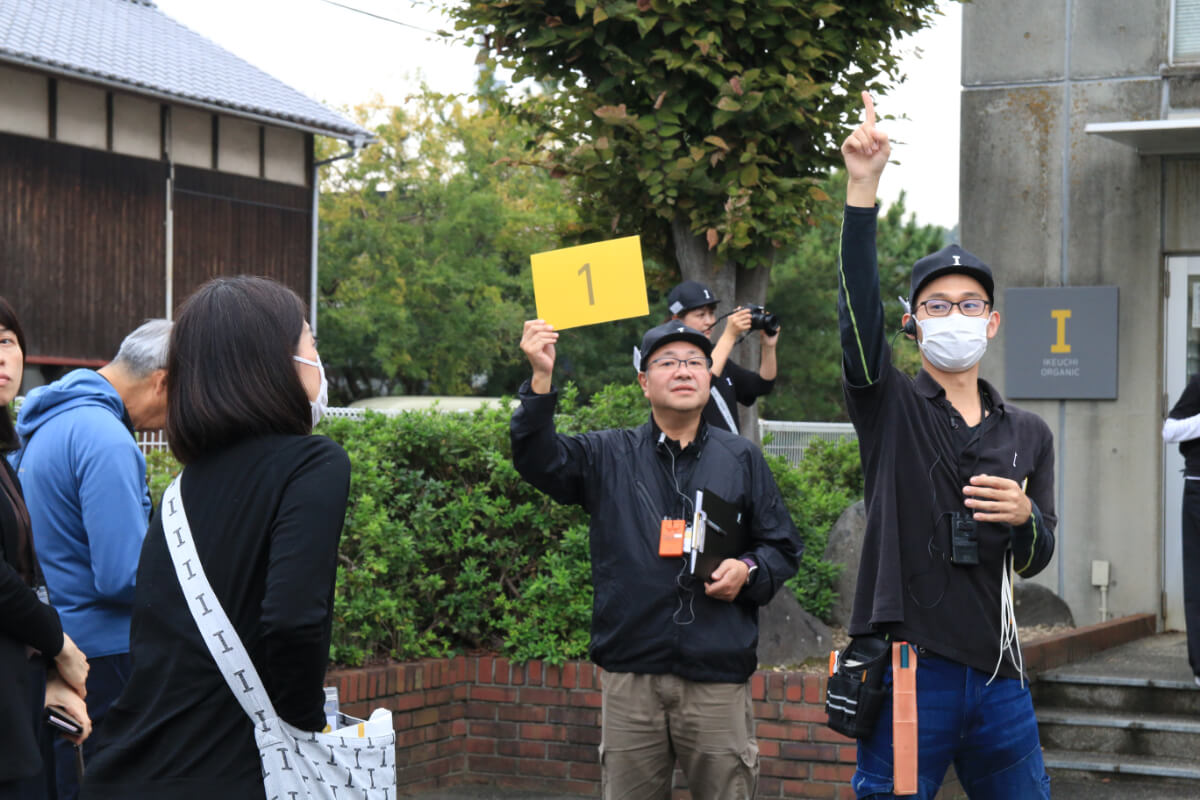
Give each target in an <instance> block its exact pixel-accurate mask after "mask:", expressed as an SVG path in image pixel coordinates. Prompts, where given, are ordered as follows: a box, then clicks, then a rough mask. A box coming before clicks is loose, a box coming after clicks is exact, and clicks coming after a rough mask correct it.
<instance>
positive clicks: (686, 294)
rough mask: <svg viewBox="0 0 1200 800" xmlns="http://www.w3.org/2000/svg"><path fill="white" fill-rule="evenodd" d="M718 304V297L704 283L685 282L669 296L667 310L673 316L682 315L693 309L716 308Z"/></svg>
mask: <svg viewBox="0 0 1200 800" xmlns="http://www.w3.org/2000/svg"><path fill="white" fill-rule="evenodd" d="M717 302H718V301H717V296H716V295H715V294H713V293H712V290H711V289H709V288H708V287H707V286H705V285H704V284H703V283H700V282H698V281H684V282H683V283H681V284H679V285H678V286H676V287H675V288H674V289H672V290H671V293H670V294H669V295H667V310H668V311H670V312H671V313H672V314H682V313H684V312H685V311H691V310H692V309H693V308H704V306H715V305H716V304H717Z"/></svg>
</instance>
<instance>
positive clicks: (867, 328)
mask: <svg viewBox="0 0 1200 800" xmlns="http://www.w3.org/2000/svg"><path fill="white" fill-rule="evenodd" d="M877 213H878V211H877V209H871V208H855V207H847V208H846V209H845V216H844V219H843V223H842V252H841V264H840V271H839V286H838V319H839V322H840V327H841V339H842V366H843V370H844V388H845V395H846V407H847V409H848V411H849V414H850V419H851V421H852V422H853V423H854V428H855V430H856V431H857V432H858V444H859V452H860V454H861V455H862V466H863V476H864V479H865V494H866V506H867V530H866V534H865V536H864V538H863V544H862V556H861V561H860V566H859V574H858V584H857V586H856V588H855V593H854V611H853V612H852V613H851V617H850V633H851V634H852V635H859V634H864V633H869V632H886V633H890V634H892V635H893V636H894V637H895V638H897V639H904V640H907V641H910V642H912V643H913V644H917V645H920V646H922V647H926V648H928V649H930V650H932V651H933V652H934V653H936V654H938V655H940V656H943V657H945V658H949V659H951V660H953V661H956V662H958V663H960V664H966V665H967V666H970V667H974V668H976V669H979V670H983V671H986V672H988V673H991V672H992V670H993V669H995V668H996V664H997V661H998V660H999V657H1000V582H1001V576H1002V573H1003V569H1004V567H1003V563H1004V554H1005V552H1006V551H1007V550H1008V549H1009V548H1010V547H1011V548H1012V551H1013V562H1014V568H1015V570H1016V572H1017V573H1018V574H1019V575H1022V576H1023V577H1031V576H1033V575H1036V574H1037V573H1039V572H1041V571H1042V569H1043V568H1045V566H1046V564H1047V563H1049V561H1050V557H1051V556H1052V555H1053V553H1054V524H1055V515H1054V439H1053V436H1052V434H1051V433H1050V428H1049V427H1048V426H1047V425H1046V423H1045V421H1043V420H1042V418H1041V417H1039V416H1037V415H1036V414H1032V413H1030V412H1028V411H1024V410H1022V409H1020V408H1017V407H1016V406H1013V405H1011V404H1008V403H1006V402H1005V401H1004V398H1002V397H1001V396H1000V393H999V392H997V391H996V389H995V388H994V387H993V386H991V385H990V384H989V383H988V382H987V381H984V380H982V379H981V380H980V381H979V391H980V396H981V398H982V400H983V403H984V407H985V408H986V409H987V412H988V413H987V416H985V417H984V418H983V420H982V421H981V422H980V423H979V424H978V425H976V426H975V427H974V428H968V427H967V425H966V423H965V422H964V421H963V419H962V417H961V416H959V415H958V413H957V412H956V411H955V410H954V408H953V406H951V404H950V402H949V401H948V400H946V392H945V390H944V389H942V387H941V386H940V385H939V384H938V383H937V381H935V380H934V379H933V378H932V377H931V376H930V375H929V374H928V373H927V372H925V371H924V370H921V371H920V372H919V373H918V374H917V377H916V378H909V377H908V376H907V375H905V374H904V373H902V372H900V371H899V370H898V369H896V368H895V367H894V366H892V364H891V354H890V351H889V350H888V346H887V339H886V333H885V330H884V319H883V304H882V303H881V302H880V297H879V268H878V264H877V262H876V251H875V220H876V214H877ZM979 474H987V475H997V476H1001V477H1005V478H1011V479H1013V480H1015V481H1016V482H1017V483H1018V484H1022V485H1023V486H1024V488H1025V492H1026V494H1027V495H1028V496H1029V499H1030V500H1031V501H1032V503H1033V514H1032V516H1031V517H1030V519H1029V520H1028V521H1027V522H1026V523H1025V524H1023V525H1017V526H1009V525H1003V524H999V523H992V522H979V523H977V533H978V539H979V560H980V563H979V564H978V565H977V566H968V567H962V566H956V565H954V564H952V563H950V560H949V554H950V525H951V522H950V520H951V517H950V514H951V512H955V511H957V512H964V513H965V512H968V511H969V509H968V508H967V507H966V506H965V505H964V504H963V500H964V496H963V494H962V488H963V487H964V486H966V485H967V483H968V482H969V480H970V478H971V476H972V475H979ZM999 674H1000V675H1003V676H1005V677H1009V678H1015V677H1017V676H1018V674H1019V673H1018V671H1017V668H1016V665H1015V664H1013V663H1012V662H1011V660H1009V659H1005V660H1004V661H1003V663H1002V664H1001V665H1000V672H999Z"/></svg>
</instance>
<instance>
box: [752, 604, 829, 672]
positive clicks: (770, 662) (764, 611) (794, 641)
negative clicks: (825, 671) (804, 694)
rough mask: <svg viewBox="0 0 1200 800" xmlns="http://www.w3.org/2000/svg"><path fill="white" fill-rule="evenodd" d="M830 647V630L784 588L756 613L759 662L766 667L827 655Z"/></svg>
mask: <svg viewBox="0 0 1200 800" xmlns="http://www.w3.org/2000/svg"><path fill="white" fill-rule="evenodd" d="M832 649H833V632H832V631H831V630H829V626H828V625H826V624H825V623H824V622H821V620H819V619H817V618H816V617H814V616H813V615H812V614H809V613H808V612H807V611H805V610H804V609H803V608H801V607H800V604H799V603H797V602H796V596H795V595H794V594H792V591H791V590H790V589H788V588H787V587H784V588H783V589H780V590H779V592H778V593H777V594H776V595H775V597H774V598H773V599H772V600H771V602H769V603H767V604H766V605H765V606H763V607H762V608H761V609H759V612H758V663H759V665H761V666H765V667H779V666H791V665H794V664H802V663H804V662H805V661H807V660H808V659H810V658H817V657H820V658H826V657H828V656H829V651H830V650H832Z"/></svg>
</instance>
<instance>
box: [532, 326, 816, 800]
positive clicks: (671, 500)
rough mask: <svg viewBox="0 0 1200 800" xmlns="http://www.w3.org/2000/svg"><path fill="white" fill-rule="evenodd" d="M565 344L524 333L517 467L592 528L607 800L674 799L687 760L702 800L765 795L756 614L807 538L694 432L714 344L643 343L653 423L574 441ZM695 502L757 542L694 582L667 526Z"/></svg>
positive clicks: (744, 444)
mask: <svg viewBox="0 0 1200 800" xmlns="http://www.w3.org/2000/svg"><path fill="white" fill-rule="evenodd" d="M557 341H558V333H557V332H556V331H554V330H553V328H551V326H549V325H548V324H546V323H545V322H544V321H542V320H530V321H528V322H526V323H525V332H524V336H523V337H522V339H521V349H522V350H523V351H524V352H525V355H526V357H527V358H528V359H529V363H530V365H531V366H532V367H533V376H532V379H531V380H529V381H527V382H526V383H525V384H524V385H523V386H522V387H521V389H520V391H519V393H518V397H519V399H520V405H519V406H518V407H517V410H516V411H515V412H514V414H513V418H512V427H511V435H512V449H513V463H514V464H515V465H516V468H517V470H518V471H519V472H520V473H521V476H522V477H523V478H525V480H527V481H529V483H531V484H533V485H534V486H536V487H537V488H538V489H540V490H542V491H543V492H545V493H546V494H548V495H550V496H551V497H553V498H554V499H555V500H557V501H558V502H560V503H569V504H575V505H580V506H583V508H584V509H585V510H586V511H587V512H588V514H589V515H590V516H591V526H590V551H591V562H592V584H593V587H594V592H595V594H594V599H593V606H592V638H591V645H590V648H589V650H590V654H591V658H592V661H594V662H595V663H596V664H598V665H599V666H600V667H602V668H603V669H604V675H603V679H602V697H603V710H602V722H601V742H600V764H601V783H602V785H603V794H604V798H605V800H662V798H664V797H670V795H671V777H672V773H673V772H674V769H675V761H676V758H678V760H679V765H680V766H681V767H682V769H683V771H684V772H685V773H686V774H687V782H688V790H689V791H690V792H691V795H692V797H693V798H695V800H749V798H752V797H754V792H755V787H756V785H757V782H758V744H757V742H756V741H755V738H754V713H753V710H752V707H751V704H750V686H749V679H750V676H751V675H752V674H753V673H754V670H755V668H756V667H757V663H758V659H757V652H756V651H757V645H758V608H759V606H762V605H766V603H767V602H768V601H769V600H770V599H771V597H772V596H774V594H775V592H776V591H778V590H779V588H780V587H781V586H783V583H784V581H786V580H787V579H788V578H790V577H791V576H792V575H794V574H795V572H796V567H797V564H798V562H799V559H800V551H801V548H802V545H801V542H800V537H799V534H798V533H797V532H796V528H795V526H794V525H793V524H792V520H791V518H790V517H789V516H788V512H787V508H786V507H785V506H784V503H783V498H782V497H781V496H780V494H779V487H778V486H776V485H775V479H774V478H773V477H772V476H771V471H770V469H768V467H767V464H766V461H765V460H764V459H763V455H762V452H761V451H760V450H759V449H758V447H757V446H756V445H754V444H753V443H752V442H750V441H749V440H747V439H743V438H742V437H740V436H738V435H737V434H735V433H729V432H728V431H724V430H721V429H719V428H717V427H716V426H710V425H708V424H707V423H706V422H704V420H703V419H702V417H701V412H702V411H703V409H704V404H705V403H707V402H708V392H709V382H710V375H709V369H710V367H711V366H712V361H711V360H710V358H709V356H710V354H711V353H712V343H711V342H710V341H709V340H708V337H706V336H705V335H704V334H702V333H700V332H699V331H697V330H694V329H692V328H689V327H687V326H685V325H683V324H681V323H679V322H667V323H665V324H663V325H659V326H658V327H656V328H652V329H650V330H649V331H647V332H646V335H645V336H644V337H643V338H642V346H641V348H640V356H639V363H638V382H639V383H640V384H641V387H642V391H643V392H644V393H645V395H646V397H647V399H649V401H650V419H649V421H647V422H646V423H645V424H644V425H641V426H640V427H637V428H630V429H625V430H605V431H595V432H592V433H585V434H581V435H579V436H565V435H562V434H558V433H556V432H555V430H554V407H555V402H556V398H557V395H556V393H555V391H554V389H553V386H552V384H551V378H552V375H553V371H554V358H555V351H554V346H555V342H557ZM699 489H706V490H708V491H710V492H713V493H715V494H717V495H719V496H720V497H721V498H722V499H723V500H725V501H726V502H728V503H730V504H731V505H733V506H734V507H735V508H736V509H737V511H738V513H739V515H740V520H741V528H742V530H743V531H745V532H746V534H747V537H748V541H747V544H746V549H745V551H744V552H742V553H740V554H738V557H736V558H726V559H724V560H723V561H721V562H720V564H718V566H717V568H716V569H715V570H714V571H713V572H712V573H711V574H709V575H707V576H702V577H698V578H693V577H692V576H691V575H690V572H689V568H688V567H689V565H688V564H687V562H686V560H685V558H684V557H681V556H680V554H679V552H678V551H671V550H670V548H669V545H670V543H671V541H672V539H671V531H672V529H673V527H672V526H670V525H668V523H669V522H670V521H683V520H691V519H692V513H693V512H694V508H693V502H694V498H695V497H696V492H697V490H699ZM709 535H710V536H711V535H713V534H711V533H710V534H709ZM664 550H667V552H664ZM672 553H673V554H672Z"/></svg>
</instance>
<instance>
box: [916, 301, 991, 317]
mask: <svg viewBox="0 0 1200 800" xmlns="http://www.w3.org/2000/svg"><path fill="white" fill-rule="evenodd" d="M921 306H925V311H926V312H927V313H928V314H929V316H931V317H945V316H949V314H950V310H951V309H952V308H954V307H955V306H958V310H959V311H960V312H962V315H963V316H964V317H982V316H983V315H984V312H986V311H987V307H988V301H987V300H980V299H978V298H974V297H972V298H968V299H966V300H959V301H958V302H957V303H952V302H950V301H949V300H923V301H921V302H920V303H917V308H920V307H921Z"/></svg>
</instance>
